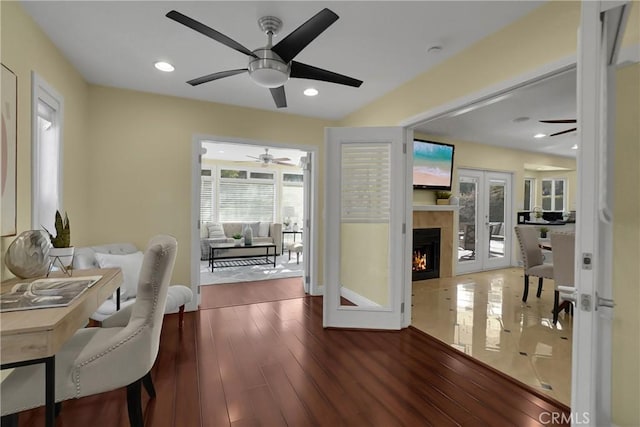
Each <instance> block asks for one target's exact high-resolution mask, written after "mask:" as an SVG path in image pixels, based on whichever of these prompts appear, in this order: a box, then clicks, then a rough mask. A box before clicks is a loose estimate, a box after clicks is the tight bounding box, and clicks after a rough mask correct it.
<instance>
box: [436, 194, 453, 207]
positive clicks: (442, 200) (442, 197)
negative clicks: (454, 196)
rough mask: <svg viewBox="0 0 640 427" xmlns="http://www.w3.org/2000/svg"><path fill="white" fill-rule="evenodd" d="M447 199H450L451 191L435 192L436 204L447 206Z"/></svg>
mask: <svg viewBox="0 0 640 427" xmlns="http://www.w3.org/2000/svg"><path fill="white" fill-rule="evenodd" d="M449 197H451V191H436V204H437V205H448V204H449Z"/></svg>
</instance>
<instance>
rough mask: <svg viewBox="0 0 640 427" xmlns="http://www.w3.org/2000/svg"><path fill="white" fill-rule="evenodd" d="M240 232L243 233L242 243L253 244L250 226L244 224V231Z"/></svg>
mask: <svg viewBox="0 0 640 427" xmlns="http://www.w3.org/2000/svg"><path fill="white" fill-rule="evenodd" d="M242 234H243V235H244V244H245V245H252V244H253V230H252V229H251V227H250V226H248V225H245V226H244V231H243V232H242Z"/></svg>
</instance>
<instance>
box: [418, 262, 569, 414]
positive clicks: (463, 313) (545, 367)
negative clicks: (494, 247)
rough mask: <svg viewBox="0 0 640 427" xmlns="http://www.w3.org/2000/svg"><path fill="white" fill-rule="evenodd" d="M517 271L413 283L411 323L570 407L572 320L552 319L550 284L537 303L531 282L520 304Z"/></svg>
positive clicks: (534, 281) (519, 270)
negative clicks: (525, 298)
mask: <svg viewBox="0 0 640 427" xmlns="http://www.w3.org/2000/svg"><path fill="white" fill-rule="evenodd" d="M523 280H524V279H523V272H522V268H508V269H503V270H494V271H487V272H482V273H473V274H467V275H461V276H457V277H453V278H444V279H442V278H441V279H431V280H423V281H418V282H413V309H412V316H413V319H412V324H413V326H415V327H416V328H418V329H421V330H423V331H424V332H427V333H428V334H430V335H432V336H434V337H436V338H438V339H440V340H441V341H444V342H446V343H448V344H450V345H451V346H453V347H455V348H457V349H459V350H460V351H463V352H465V353H467V354H469V355H471V356H473V357H475V358H477V359H478V360H480V361H482V362H484V363H486V364H488V365H490V366H492V367H494V368H496V369H498V370H500V371H502V372H504V373H506V374H508V375H510V376H512V377H514V378H516V379H518V380H519V381H521V382H523V383H525V384H527V385H530V386H532V387H534V388H535V389H537V390H539V391H541V392H544V393H546V394H548V395H550V396H551V397H553V398H554V399H556V400H558V401H560V402H561V403H564V404H565V405H567V406H569V405H570V403H571V342H572V320H573V318H572V316H571V315H569V314H566V313H564V312H563V313H561V314H560V318H559V320H558V323H557V325H554V324H553V322H552V319H553V316H552V314H551V309H552V308H553V281H547V280H545V283H544V287H543V292H542V296H541V298H536V295H535V293H536V290H537V286H538V284H537V278H533V277H532V278H531V279H530V285H529V298H528V301H527V303H523V302H522V300H521V299H522V282H523Z"/></svg>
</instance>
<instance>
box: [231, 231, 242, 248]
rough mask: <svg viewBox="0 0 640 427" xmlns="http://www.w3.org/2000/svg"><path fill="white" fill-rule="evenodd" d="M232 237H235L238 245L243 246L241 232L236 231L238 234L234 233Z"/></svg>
mask: <svg viewBox="0 0 640 427" xmlns="http://www.w3.org/2000/svg"><path fill="white" fill-rule="evenodd" d="M231 237H233V240H234V244H235V245H236V246H242V234H240V233H236V234H234V235H233V236H231Z"/></svg>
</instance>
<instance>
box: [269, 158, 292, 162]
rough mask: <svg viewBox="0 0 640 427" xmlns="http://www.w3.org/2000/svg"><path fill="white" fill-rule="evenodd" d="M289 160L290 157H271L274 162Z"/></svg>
mask: <svg viewBox="0 0 640 427" xmlns="http://www.w3.org/2000/svg"><path fill="white" fill-rule="evenodd" d="M289 160H291V159H290V158H288V157H278V158H277V159H271V161H272V162H287V161H289Z"/></svg>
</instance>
